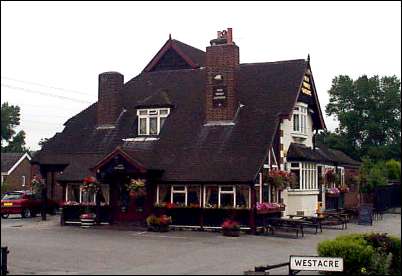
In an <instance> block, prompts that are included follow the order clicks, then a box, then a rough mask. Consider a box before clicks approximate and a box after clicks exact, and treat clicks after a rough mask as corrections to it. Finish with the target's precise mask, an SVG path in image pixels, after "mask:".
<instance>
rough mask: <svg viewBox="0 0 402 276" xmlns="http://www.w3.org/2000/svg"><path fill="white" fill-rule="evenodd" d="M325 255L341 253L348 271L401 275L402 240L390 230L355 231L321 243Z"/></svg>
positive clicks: (319, 251)
mask: <svg viewBox="0 0 402 276" xmlns="http://www.w3.org/2000/svg"><path fill="white" fill-rule="evenodd" d="M318 254H319V256H323V257H341V258H343V260H344V272H343V273H344V274H350V275H400V261H401V240H400V239H399V238H396V237H390V236H387V234H377V233H371V234H351V235H345V236H339V237H337V238H335V240H327V241H322V242H320V243H319V244H318Z"/></svg>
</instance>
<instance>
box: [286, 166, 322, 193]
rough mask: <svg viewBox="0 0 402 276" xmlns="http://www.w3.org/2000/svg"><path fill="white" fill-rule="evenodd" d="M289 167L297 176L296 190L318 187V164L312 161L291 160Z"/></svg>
mask: <svg viewBox="0 0 402 276" xmlns="http://www.w3.org/2000/svg"><path fill="white" fill-rule="evenodd" d="M288 168H290V172H292V173H294V174H295V176H296V185H295V187H294V188H293V189H294V190H316V189H318V175H317V164H315V163H311V162H291V163H290V164H289V165H288Z"/></svg>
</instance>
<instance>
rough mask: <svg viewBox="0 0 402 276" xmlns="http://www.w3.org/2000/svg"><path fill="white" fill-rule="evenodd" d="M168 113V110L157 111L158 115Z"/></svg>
mask: <svg viewBox="0 0 402 276" xmlns="http://www.w3.org/2000/svg"><path fill="white" fill-rule="evenodd" d="M168 113H169V110H168V109H161V110H160V111H159V114H160V115H167V114H168Z"/></svg>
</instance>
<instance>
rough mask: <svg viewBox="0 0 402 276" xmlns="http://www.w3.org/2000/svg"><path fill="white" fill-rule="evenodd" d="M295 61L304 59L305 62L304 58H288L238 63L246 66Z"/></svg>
mask: <svg viewBox="0 0 402 276" xmlns="http://www.w3.org/2000/svg"><path fill="white" fill-rule="evenodd" d="M295 61H304V62H306V63H307V61H306V60H305V59H289V60H278V61H262V62H246V63H240V66H248V65H262V64H275V63H278V64H279V63H291V62H295Z"/></svg>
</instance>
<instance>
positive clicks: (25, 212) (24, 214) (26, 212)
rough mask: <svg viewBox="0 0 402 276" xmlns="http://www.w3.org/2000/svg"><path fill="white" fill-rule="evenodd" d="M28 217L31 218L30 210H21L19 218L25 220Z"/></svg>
mask: <svg viewBox="0 0 402 276" xmlns="http://www.w3.org/2000/svg"><path fill="white" fill-rule="evenodd" d="M30 216H31V210H29V209H28V208H25V209H23V210H22V213H21V217H23V218H27V217H30Z"/></svg>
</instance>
